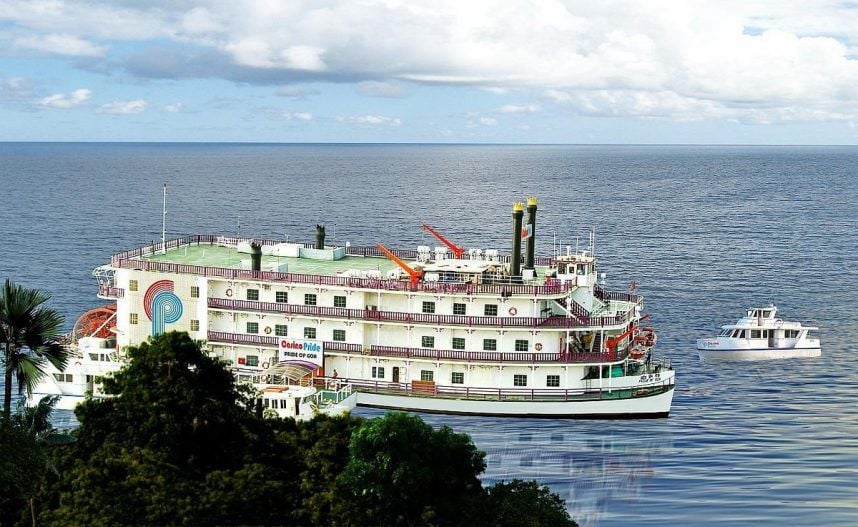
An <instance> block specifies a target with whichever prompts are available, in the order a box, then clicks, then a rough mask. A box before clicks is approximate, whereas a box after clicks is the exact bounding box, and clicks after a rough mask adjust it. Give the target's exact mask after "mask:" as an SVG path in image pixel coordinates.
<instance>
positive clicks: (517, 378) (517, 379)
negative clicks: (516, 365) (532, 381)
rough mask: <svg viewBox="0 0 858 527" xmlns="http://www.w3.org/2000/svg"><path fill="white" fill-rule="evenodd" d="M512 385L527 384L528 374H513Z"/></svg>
mask: <svg viewBox="0 0 858 527" xmlns="http://www.w3.org/2000/svg"><path fill="white" fill-rule="evenodd" d="M512 385H513V386H527V375H513V376H512Z"/></svg>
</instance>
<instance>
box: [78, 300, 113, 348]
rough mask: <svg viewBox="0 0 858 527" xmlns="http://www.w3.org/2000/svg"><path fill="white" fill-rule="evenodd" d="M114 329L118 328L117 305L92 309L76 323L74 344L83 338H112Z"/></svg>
mask: <svg viewBox="0 0 858 527" xmlns="http://www.w3.org/2000/svg"><path fill="white" fill-rule="evenodd" d="M114 327H116V304H107V305H104V306H101V307H97V308H95V309H90V310H89V311H87V312H86V313H84V314H83V315H81V316H80V317H79V318H78V319H77V322H75V323H74V329H72V333H71V338H72V341H73V342H74V341H77V339H79V338H81V337H99V338H108V337H112V336H113V335H114V333H113V331H111V330H112V329H113V328H114Z"/></svg>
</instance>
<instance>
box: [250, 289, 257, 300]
mask: <svg viewBox="0 0 858 527" xmlns="http://www.w3.org/2000/svg"><path fill="white" fill-rule="evenodd" d="M247 299H248V300H259V289H248V290H247Z"/></svg>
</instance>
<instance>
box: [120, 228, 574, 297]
mask: <svg viewBox="0 0 858 527" xmlns="http://www.w3.org/2000/svg"><path fill="white" fill-rule="evenodd" d="M223 241H224V238H223V237H219V236H212V235H193V236H185V237H183V238H178V239H174V240H169V241H167V243H166V246H164V245H162V244H161V243H155V244H152V245H148V246H145V247H141V248H138V249H133V250H131V251H126V252H123V253H119V254H116V255H114V256H113V257H112V258H111V266H113V267H117V268H124V269H141V270H147V271H159V272H172V273H180V274H195V275H199V276H207V277H213V278H225V279H244V280H260V281H275V282H294V283H308V284H323V285H334V286H343V287H354V288H369V289H385V290H394V291H395V290H402V291H405V290H410V291H427V292H443V293H468V294H471V293H489V294H527V295H556V294H562V293H564V292H567V291H569V290H571V289H574V287H575V284H574V283H573V282H565V283H564V282H561V281H558V280H556V279H552V278H547V277H546V270H547V269H548V264H550V262H551V260H550V259H548V258H539V259H537V262H536V263H537V266H536V273H535V276H534V278H533V279H531V280H525V281H522V282H507V283H503V282H499V281H496V282H492V283H472V282H464V281H459V282H456V281H453V282H449V281H437V282H434V281H423V282H420V283H418V284H410V283H409V282H408V281H407V280H404V279H398V278H389V277H388V272H390V271H393V270H396V269H398V267H397V264H396V263H395V262H393V261H391V260H390V259H388V258H387V257H385V256H384V255H382V253H381V251H379V250H378V249H377V248H375V247H348V248H346V255H345V256H344V257H343V258H341V259H339V260H317V259H311V258H301V257H288V256H273V255H270V254H263V256H262V266H261V267H262V270H260V271H253V270H250V269H248V265H247V264H248V262H249V260H250V254H246V253H242V252H239V251H238V250H237V249H236V248H235V247H227V246H221V245H219V243H220V242H223ZM228 241H230V242H246V241H248V240H247V239H240V240H237V239H231V240H228ZM256 241H257V242H259V243H261V244H262V245H263V246H266V245H268V246H273V245H276V244H278V243H280V242H277V241H273V240H256ZM304 247H307V248H309V247H310V246H309V245H305V246H304ZM392 252H393V253H394V254H395V255H396V256H397V257H399V258H401V259H403V260H405V261H407V262H414V261H416V260H417V256H418V255H417V251H413V250H394V251H392ZM465 259H467V256H465ZM508 260H509V257H508V256H498V257H497V262H498V263H500V264H503V263H506V262H508ZM284 264H285V268H286V271H284V272H281V271H277V270H266V269H280V268H282V267H281V266H282V265H284ZM346 271H356V272H358V273H360V272H365V273H367V275H369V274H370V273H374V274H373V275H372V276H371V277H362V276H358V277H355V276H342V275H341V273H343V272H346Z"/></svg>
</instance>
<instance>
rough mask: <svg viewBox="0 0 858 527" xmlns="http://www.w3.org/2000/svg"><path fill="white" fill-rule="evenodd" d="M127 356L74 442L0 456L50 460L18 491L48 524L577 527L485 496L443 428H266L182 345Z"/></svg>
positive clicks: (464, 443) (466, 449) (464, 445)
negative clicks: (30, 497) (31, 498)
mask: <svg viewBox="0 0 858 527" xmlns="http://www.w3.org/2000/svg"><path fill="white" fill-rule="evenodd" d="M128 354H129V357H130V359H131V360H130V362H129V364H128V365H127V366H125V367H124V368H123V369H122V370H121V371H119V372H117V373H115V374H113V376H112V377H108V378H106V379H104V384H103V385H104V390H105V392H106V393H107V394H109V397H107V398H102V399H88V400H86V401H85V402H83V403H82V404H81V405H80V406H78V408H77V410H76V415H77V418H78V421H79V422H80V426H79V427H78V429H77V430H76V431H75V436H76V438H77V441H75V442H73V443H68V444H58V445H54V446H52V447H50V448H49V449H47V450H39V449H29V447H26V445H25V446H21V447H20V449H19V451H18V453H16V458H15V459H7V457H8V456H6V457H4V456H0V468H2V469H4V470H5V467H6V466H9V467H12V469H13V472H14V467H20V466H22V464H25V463H30V464H32V463H41V462H42V461H43V457H44V456H45V455H49V456H50V458H51V459H53V460H54V462H55V465H56V468H57V471H56V473H48V474H47V475H46V476H45V478H43V479H42V480H40V482H36V483H35V486H33V487H27V486H26V484H22V485H19V486H18V487H15V488H16V489H18V490H16V491H15V492H19V491H20V492H24V494H20V492H19V494H20V495H21V496H22V497H26V496H25V495H26V492H31V491H32V492H38V493H39V503H40V504H41V510H40V511H39V520H40V521H41V522H43V523H45V524H49V525H56V526H60V527H62V526H72V525H93V526H112V525H132V526H133V525H206V524H210V525H318V526H331V527H348V526H357V525H379V526H387V525H389V526H398V525H414V526H418V525H419V526H426V527H429V526H438V527H441V526H447V525H467V526H479V525H500V526H514V525H524V526H529V525H548V524H550V525H560V526H568V525H574V522H571V520H569V517H568V515H567V514H566V511H565V509H563V505H562V501H561V500H560V498H559V497H557V496H556V495H553V494H551V493H550V491H549V490H548V489H547V488H545V487H539V486H537V485H536V484H535V483H529V484H526V483H523V482H521V483H519V482H512V483H509V484H500V485H496V486H495V487H492V488H489V489H484V488H483V487H482V486H481V484H480V481H479V479H478V477H479V475H480V474H481V473H482V472H483V470H484V469H485V467H486V464H485V454H484V453H483V452H480V451H479V450H478V449H477V448H476V446H475V445H474V444H473V442H472V441H471V439H470V438H469V437H468V436H467V435H465V434H458V433H456V432H454V431H453V430H451V429H450V428H448V427H441V428H439V429H437V430H436V429H433V428H432V427H431V426H429V425H428V424H426V423H425V422H423V421H422V420H421V419H420V418H419V417H417V416H414V415H410V414H405V413H401V412H392V413H388V414H386V415H385V416H383V417H380V418H376V419H370V420H364V419H360V418H354V417H348V416H346V417H337V418H331V417H326V416H317V417H316V418H315V419H313V420H311V421H308V422H295V421H293V420H282V419H263V418H262V416H261V415H259V413H258V412H256V411H255V410H254V409H255V407H256V405H255V401H254V397H255V396H254V395H253V394H252V393H250V392H249V391H247V390H246V389H244V388H242V387H239V386H237V385H236V383H235V381H234V378H233V376H232V375H231V374H230V372H229V371H228V370H227V369H226V368H225V367H224V365H223V364H222V363H220V362H219V361H218V360H217V359H215V358H212V357H210V356H208V355H207V354H206V352H205V351H204V350H203V348H202V346H201V343H199V342H195V341H193V340H191V339H190V337H188V335H187V334H186V333H176V332H171V333H164V334H162V335H159V336H157V337H154V338H152V339H150V341H148V342H146V343H144V344H141V345H140V346H136V347H132V348H130V349H129V350H128ZM7 428H8V427H7ZM21 433H22V432H21V430H19V429H14V430H12V429H7V430H4V431H3V434H5V435H2V434H0V440H2V441H3V444H2V445H0V447H2V448H0V452H4V453H5V452H10V451H11V450H9V449H8V448H7V445H10V446H11V445H24V443H23V442H22V441H21V440H20V434H21ZM40 456H42V457H40ZM20 477H23V478H24V479H26V476H21V475H19V478H20ZM25 483H26V482H25ZM30 483H32V482H30ZM27 484H29V483H27ZM4 485H5V483H4ZM12 486H14V482H13V483H12ZM6 488H7V487H3V489H0V490H5V489H6ZM8 488H10V489H11V488H12V487H8ZM27 489H29V490H27ZM9 492H10V493H12V491H11V490H10V491H9ZM32 492H31V493H32ZM10 496H13V494H10ZM14 496H18V494H14ZM16 499H17V501H15V500H13V502H14V503H17V504H19V505H20V504H21V503H22V501H21V499H18V498H16ZM4 503H6V502H4ZM10 503H11V502H10ZM14 503H13V504H14ZM519 509H520V510H519ZM522 511H524V512H522ZM9 518H13V519H14V518H18V520H15V521H22V519H27V518H28V516H27V515H26V514H25V512H24V511H18V513H17V515H16V514H15V513H14V511H13V512H12V513H10V515H7V516H5V520H4V518H0V521H7V522H8V521H10V520H9ZM534 518H537V519H534ZM543 520H546V522H547V523H546V522H543Z"/></svg>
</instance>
